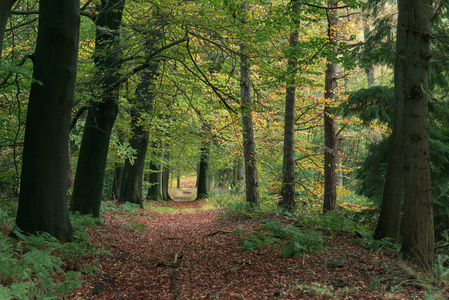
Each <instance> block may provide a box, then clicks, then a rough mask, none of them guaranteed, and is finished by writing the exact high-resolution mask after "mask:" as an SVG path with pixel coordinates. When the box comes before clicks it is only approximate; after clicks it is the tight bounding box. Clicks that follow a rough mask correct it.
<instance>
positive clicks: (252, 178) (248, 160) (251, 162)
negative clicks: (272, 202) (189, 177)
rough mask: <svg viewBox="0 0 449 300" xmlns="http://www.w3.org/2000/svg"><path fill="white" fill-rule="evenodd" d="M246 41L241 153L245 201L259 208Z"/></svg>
mask: <svg viewBox="0 0 449 300" xmlns="http://www.w3.org/2000/svg"><path fill="white" fill-rule="evenodd" d="M241 8H242V18H241V23H242V28H243V30H245V27H246V24H247V23H248V22H247V20H246V14H247V13H248V11H249V7H248V4H246V3H243V4H242V7H241ZM248 52H249V49H248V47H247V45H246V41H242V42H241V43H240V93H241V108H242V126H243V130H242V131H243V153H244V157H245V179H246V201H248V202H249V203H251V204H252V205H253V206H254V207H259V205H260V204H259V181H258V178H257V163H256V162H257V159H256V145H255V142H254V129H253V109H252V103H251V64H250V60H249V57H248Z"/></svg>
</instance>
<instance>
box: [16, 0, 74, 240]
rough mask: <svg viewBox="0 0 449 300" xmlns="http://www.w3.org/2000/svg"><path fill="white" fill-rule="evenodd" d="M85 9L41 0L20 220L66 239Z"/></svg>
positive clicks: (23, 227)
mask: <svg viewBox="0 0 449 300" xmlns="http://www.w3.org/2000/svg"><path fill="white" fill-rule="evenodd" d="M79 26H80V8H79V1H77V0H67V1H59V0H41V1H40V16H39V27H38V36H37V43H36V50H35V52H34V55H33V62H34V69H33V78H34V79H35V80H36V81H37V82H40V83H42V84H39V83H37V82H36V81H35V82H33V83H32V85H31V92H30V99H29V104H28V113H27V122H26V128H25V141H24V149H23V165H22V175H21V188H20V195H19V207H18V211H17V218H16V224H17V226H18V227H19V228H20V229H21V230H23V231H24V232H25V233H36V232H38V231H45V232H48V233H49V234H51V235H53V236H54V237H56V238H57V239H59V240H61V241H67V240H69V239H70V237H71V234H72V226H71V223H70V219H69V215H68V209H67V160H68V142H69V131H70V121H71V120H70V113H71V109H72V102H73V96H74V91H75V79H76V66H77V58H78V40H79Z"/></svg>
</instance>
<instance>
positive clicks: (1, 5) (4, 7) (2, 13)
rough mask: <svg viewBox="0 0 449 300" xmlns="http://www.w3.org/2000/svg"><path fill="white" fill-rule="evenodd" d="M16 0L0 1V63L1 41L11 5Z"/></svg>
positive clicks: (0, 54) (0, 55)
mask: <svg viewBox="0 0 449 300" xmlns="http://www.w3.org/2000/svg"><path fill="white" fill-rule="evenodd" d="M16 1H17V0H2V1H0V63H1V61H2V49H3V39H4V37H5V29H6V23H8V18H9V13H10V12H11V8H12V6H13V4H14V3H15V2H16Z"/></svg>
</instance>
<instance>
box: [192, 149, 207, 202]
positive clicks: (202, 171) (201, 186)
mask: <svg viewBox="0 0 449 300" xmlns="http://www.w3.org/2000/svg"><path fill="white" fill-rule="evenodd" d="M209 155H210V144H209V142H203V146H202V147H201V150H200V165H199V168H198V178H197V183H198V184H197V196H196V199H195V200H199V199H204V198H207V197H209V175H210V169H209Z"/></svg>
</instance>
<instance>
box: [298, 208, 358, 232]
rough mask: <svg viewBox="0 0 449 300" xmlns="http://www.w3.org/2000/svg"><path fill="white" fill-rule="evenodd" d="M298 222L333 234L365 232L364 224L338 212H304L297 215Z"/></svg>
mask: <svg viewBox="0 0 449 300" xmlns="http://www.w3.org/2000/svg"><path fill="white" fill-rule="evenodd" d="M297 222H298V224H299V225H302V226H305V227H307V228H316V229H321V230H325V231H327V232H329V233H330V234H331V235H335V234H337V233H338V232H355V231H357V232H358V233H360V234H366V228H365V226H364V225H362V224H360V223H357V222H354V221H352V220H351V219H350V218H349V217H348V216H346V215H344V214H343V213H338V212H332V211H330V212H327V213H326V214H325V215H323V214H320V213H313V212H305V213H300V214H299V216H298V221H297Z"/></svg>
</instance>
